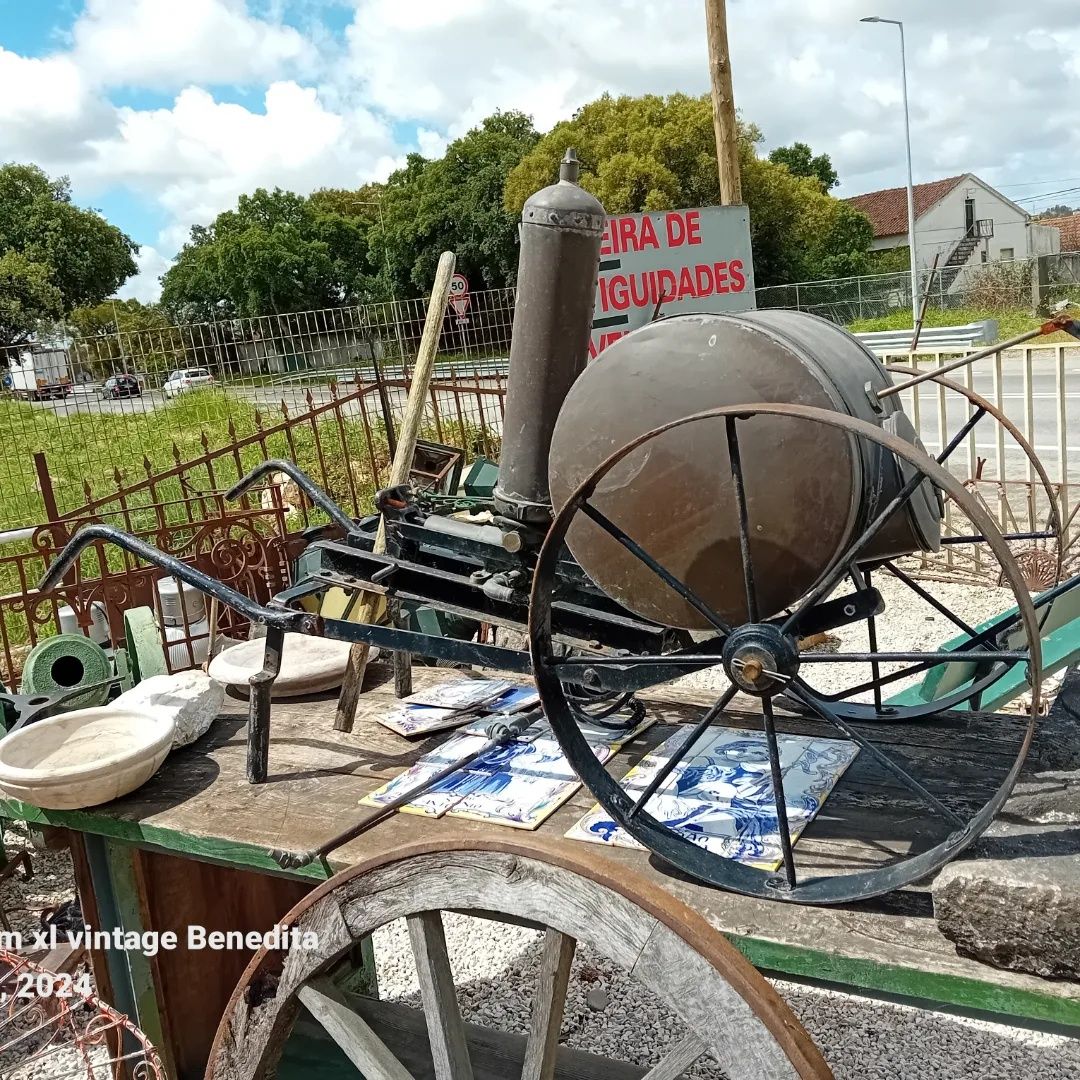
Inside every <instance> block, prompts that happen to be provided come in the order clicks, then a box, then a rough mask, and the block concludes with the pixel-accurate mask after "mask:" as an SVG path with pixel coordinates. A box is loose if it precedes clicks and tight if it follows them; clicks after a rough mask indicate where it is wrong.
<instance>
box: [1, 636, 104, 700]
mask: <svg viewBox="0 0 1080 1080" xmlns="http://www.w3.org/2000/svg"><path fill="white" fill-rule="evenodd" d="M112 673H113V671H112V664H111V663H110V662H109V658H108V656H106V655H105V650H104V649H102V647H101V646H100V645H98V644H97V643H96V642H94V641H91V640H90V638H88V637H83V636H82V634H57V636H56V637H51V638H46V639H45V640H44V641H41V642H38V644H37V645H35V646H34V648H33V649H31V650H30V655H29V656H27V658H26V663H25V664H24V665H23V675H22V683H21V685H20V687H19V690H20V693H23V694H31V695H44V696H47V697H52V696H54V695H58V694H64V693H67V692H69V691H70V690H71V689H72V688H74V687H79V686H87V687H89V688H90V689H88V690H87V692H86V693H85V694H80V695H78V696H76V697H73V698H70V699H69V700H68V702H67V703H66V706H67V707H68V708H72V709H88V708H92V707H94V706H95V705H104V704H105V702H106V701H108V700H109V689H110V687H109V686H107V685H106V686H101V685H97V686H95V685H94V684H100V683H103V682H105V681H106V680H108V679H109V678H111V676H112Z"/></svg>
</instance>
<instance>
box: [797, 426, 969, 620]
mask: <svg viewBox="0 0 1080 1080" xmlns="http://www.w3.org/2000/svg"><path fill="white" fill-rule="evenodd" d="M985 415H986V410H985V409H981V408H980V409H976V410H975V412H973V413H972V414H971V416H969V417H968V419H967V422H966V423H965V424H964V426H963V427H962V428H961V429H960V430H959V431H958V432H957V433H956V434H955V435H954V436H953V437H952V438H951V439H950V440H949V445H948V446H946V447H945V449H944V450H942V452H941V454H940V455H939V456H938V458H937V463H938V464H939V465H941V464H943V463H944V462H945V461H947V460H948V458H949V455H950V454H951V453H952V452H953V451H954V450H955V449H956V448H957V447H958V446H959V445H960V444H961V443H962V442H963V441H964V436H965V435H967V433H968V432H969V431H970V430H971V429H972V428H973V427H974V426H975V425H976V424H977V423H978V422H979V421H980V420H981V419H982V418H983V417H984V416H985ZM924 480H926V476H925V474H924V473H922V472H916V474H915V475H914V476H913V477H911V479H909V480H908V482H907V483H906V484H904V486H903V487H902V488H901V489H900V491H899V492H898V493H897V495H896V497H895V498H894V499H893V500H892V502H890V503H889V505H888V506H886V507H885V509H884V510H882V512H881V513H880V514H878V516H877V517H876V518H874V520H873V521H872V522H870V524H869V525H868V526H867V527H866V530H865V531H864V532H863V534H862V536H860V537H859V538H858V540H856V541H855V543H853V544H852V545H851V546H850V547H849V548H848V549H847V551H846V552H845V553H844V557H843V558H842V559H839V560H837V562H836V564H835V565H834V566H833V568H832V570H830V571H829V573H828V574H826V575H825V578H824V580H823V581H822V582H821V583H820V584H819V585H817V586H816V587H815V588H814V589H812V590H811V591H810V593H809V594H808V595H807V596H806V597H805V598H804V599H803V600H802V602H801V603H800V604H799V605H798V607H796V608H795V610H794V611H793V612H792V613H791V615H789V616H788V617H787V618H786V619H785V620H784V622H783V624H782V625H781V627H780V632H781V633H783V634H786V633H788V632H789V631H790V630H791V628H792V627H793V626H796V625H798V622H799V619H800V618H801V617H802V614H803V612H804V611H806V609H807V608H809V607H811V606H812V605H813V604H816V603H817V601H818V600H820V599H821V597H822V596H823V595H825V593H827V592H829V591H831V590H832V589H833V588H835V587H836V584H837V582H839V581H840V579H841V578H842V577H843V576H844V574H845V572H846V571H847V570H848V569H849V568H850V567H851V566H852V565H854V562H855V557H856V556H857V555H858V554H859V552H860V551H862V549H863V548H864V547H866V545H867V544H869V543H870V541H871V540H873V539H874V537H875V536H877V534H878V533H879V532H881V530H882V529H884V528H885V526H886V525H887V524H888V523H889V521H890V520H891V518H892V516H893V514H895V513H896V512H897V510H899V509H900V507H902V506H903V505H904V504H905V503H906V502H907V501H908V499H910V498H911V496H912V495H913V494H914V493H915V490H916V488H918V486H919V485H920V484H921V483H923V481H924Z"/></svg>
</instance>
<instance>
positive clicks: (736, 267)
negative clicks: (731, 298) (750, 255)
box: [728, 259, 746, 292]
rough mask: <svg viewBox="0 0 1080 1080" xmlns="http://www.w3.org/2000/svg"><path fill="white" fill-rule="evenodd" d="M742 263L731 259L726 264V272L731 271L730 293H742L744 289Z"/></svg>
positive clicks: (744, 281) (739, 260) (744, 279)
mask: <svg viewBox="0 0 1080 1080" xmlns="http://www.w3.org/2000/svg"><path fill="white" fill-rule="evenodd" d="M742 269H743V261H742V259H732V260H731V262H729V263H728V270H730V271H731V291H732V292H742V291H743V289H745V288H746V278H745V277H744V276H743V272H742Z"/></svg>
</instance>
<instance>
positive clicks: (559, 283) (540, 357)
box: [494, 150, 607, 527]
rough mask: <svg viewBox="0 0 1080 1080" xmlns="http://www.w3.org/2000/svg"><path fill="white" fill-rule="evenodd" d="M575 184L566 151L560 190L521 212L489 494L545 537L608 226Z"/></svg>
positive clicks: (574, 165)
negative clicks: (556, 459) (555, 454)
mask: <svg viewBox="0 0 1080 1080" xmlns="http://www.w3.org/2000/svg"><path fill="white" fill-rule="evenodd" d="M577 179H578V160H577V155H576V154H575V153H574V151H573V150H567V151H566V155H565V156H564V157H563V160H562V163H561V164H560V166H559V182H558V183H557V184H552V185H551V186H550V187H546V188H542V189H541V190H540V191H538V192H536V194H535V195H533V196H531V197H530V199H529V200H528V202H526V203H525V206H524V207H523V208H522V211H521V254H520V255H519V257H518V278H517V305H516V307H515V310H514V329H513V337H512V338H511V345H510V374H509V378H508V381H507V389H506V415H505V418H504V420H503V438H502V450H501V453H500V455H499V478H498V482H497V483H496V485H495V493H494V494H495V504H496V507H497V508H498V510H499V512H500V513H501V514H502V515H504V516H505V517H508V518H513V519H514V520H515V521H520V522H522V523H523V524H532V525H539V526H541V527H545V526H546V525H547V524H548V522H549V521H550V519H551V495H550V494H549V492H548V454H549V451H550V449H551V433H552V431H553V430H554V428H555V421H556V419H557V418H558V415H559V409H560V408H561V407H562V403H563V400H564V398H565V397H566V394H567V392H568V391H569V389H570V387H571V386H572V385H573V383H574V380H575V379H577V377H578V376H579V375H580V374H581V373H582V371H584V370H585V365H586V363H587V361H588V358H589V335H590V333H591V331H592V319H593V304H594V302H595V296H596V276H597V267H598V264H599V260H600V242H601V239H602V237H603V234H604V226H605V223H606V219H607V215H606V214H605V212H604V207H603V206H602V205H601V203H600V201H599V200H598V199H596V198H594V197H593V196H592V195H590V194H589V193H588V192H587V191H585V190H583V189H582V188H581V187H579V186H578V183H577Z"/></svg>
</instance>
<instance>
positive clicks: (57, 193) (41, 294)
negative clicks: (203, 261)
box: [0, 163, 138, 344]
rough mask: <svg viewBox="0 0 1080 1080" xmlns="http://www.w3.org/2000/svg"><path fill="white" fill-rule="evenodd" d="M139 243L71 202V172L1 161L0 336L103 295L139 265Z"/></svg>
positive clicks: (24, 333) (7, 338) (18, 337)
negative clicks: (48, 171)
mask: <svg viewBox="0 0 1080 1080" xmlns="http://www.w3.org/2000/svg"><path fill="white" fill-rule="evenodd" d="M137 251H138V246H137V245H136V244H135V243H133V242H132V240H131V239H130V238H129V237H128V236H126V235H125V234H124V233H122V232H121V231H120V230H119V229H118V228H116V226H115V225H110V224H109V223H108V222H107V221H106V220H105V219H104V218H103V217H101V215H100V214H97V213H95V212H94V211H93V210H84V209H82V208H81V207H78V206H75V205H74V204H73V203H72V202H71V187H70V185H69V183H68V180H67V178H66V177H59V178H53V177H50V176H48V175H46V173H44V172H43V171H42V170H41V169H39V168H38V167H37V166H36V165H19V164H15V163H10V164H7V165H4V166H0V344H18V343H20V342H22V341H25V340H27V338H29V337H30V336H31V335H32V334H33V333H34V332H35V331H36V330H38V329H39V328H40V327H42V326H43V325H44V324H48V323H52V322H55V321H56V320H58V319H59V318H61V317H62V316H63V315H65V314H66V313H68V312H70V311H71V310H72V309H73V308H75V307H77V306H79V305H81V304H96V303H99V302H100V301H102V300H104V299H105V297H107V296H109V295H110V294H112V293H113V292H115V291H116V289H118V288H119V287H120V286H121V285H122V284H123V283H124V282H125V281H126V280H127V279H128V278H129V277H130V276H131V275H132V274H134V273H135V271H136V269H137V267H136V265H135V260H134V257H133V256H134V255H135V253H136V252H137Z"/></svg>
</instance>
